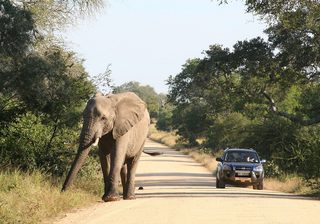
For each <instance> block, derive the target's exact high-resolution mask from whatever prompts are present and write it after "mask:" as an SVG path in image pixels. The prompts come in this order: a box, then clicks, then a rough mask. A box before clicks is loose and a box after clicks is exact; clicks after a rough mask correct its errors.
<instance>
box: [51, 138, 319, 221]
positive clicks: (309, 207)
mask: <svg viewBox="0 0 320 224" xmlns="http://www.w3.org/2000/svg"><path fill="white" fill-rule="evenodd" d="M146 150H147V151H157V152H160V151H161V152H163V154H162V155H160V156H157V157H152V156H149V155H146V154H143V156H142V158H141V160H140V164H139V169H138V174H137V181H136V186H137V187H139V186H143V188H144V189H143V190H136V194H137V200H134V201H124V200H121V201H119V202H113V203H102V202H99V203H97V204H96V205H94V206H92V207H89V208H86V209H81V210H78V211H77V212H75V213H70V214H67V215H66V216H65V217H64V218H63V219H61V220H59V221H58V222H56V223H57V224H71V223H74V224H80V223H86V224H90V223H92V224H100V223H114V224H122V223H123V224H124V223H125V224H128V223H137V224H144V223H145V224H164V223H168V224H176V223H179V224H188V223H190V224H195V223H203V224H204V223H219V222H221V223H255V224H257V223H270V224H276V223H288V224H294V223H297V224H300V223H308V224H311V223H314V224H319V223H320V201H318V200H311V199H309V198H303V197H298V196H295V195H290V194H285V193H279V192H273V191H267V190H263V191H258V190H252V189H251V188H236V187H227V188H226V189H216V188H215V178H214V177H213V176H212V175H211V174H210V173H209V172H208V171H207V170H206V169H205V168H203V167H202V166H201V165H199V164H198V163H196V162H194V161H193V160H192V159H191V158H189V157H188V156H184V155H182V154H180V153H178V152H176V151H174V150H172V149H169V148H167V147H165V146H163V145H161V144H158V143H155V142H152V141H148V142H147V144H146Z"/></svg>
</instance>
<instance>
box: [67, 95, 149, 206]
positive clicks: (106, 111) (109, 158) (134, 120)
mask: <svg viewBox="0 0 320 224" xmlns="http://www.w3.org/2000/svg"><path fill="white" fill-rule="evenodd" d="M149 125H150V117H149V112H148V110H147V107H146V104H145V102H143V101H142V100H141V99H140V98H139V97H138V96H137V95H136V94H134V93H132V92H125V93H118V94H109V95H103V94H99V93H98V94H96V95H95V96H94V97H93V98H91V99H90V100H89V101H88V102H87V105H86V107H85V109H84V112H83V126H82V130H81V133H80V142H79V148H78V151H77V154H76V157H75V159H74V161H73V163H72V166H71V168H70V170H69V173H68V175H67V177H66V180H65V182H64V184H63V187H62V191H66V190H67V188H68V187H69V186H70V184H71V183H72V181H73V180H74V178H75V176H76V175H77V173H78V171H79V170H80V168H81V166H82V164H83V163H84V160H85V158H86V157H87V155H88V153H89V150H90V147H91V146H97V145H98V148H99V150H98V152H99V153H98V154H99V158H100V163H101V168H102V173H103V180H104V186H105V187H104V195H103V196H102V200H103V201H105V202H108V201H118V200H120V196H119V193H118V189H117V186H118V183H119V181H120V180H119V179H120V177H121V182H122V186H123V199H129V200H130V199H135V193H134V190H135V173H136V169H137V165H138V160H139V158H140V155H141V154H142V152H143V147H144V144H145V141H146V138H147V134H148V131H149Z"/></svg>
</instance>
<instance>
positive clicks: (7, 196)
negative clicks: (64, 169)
mask: <svg viewBox="0 0 320 224" xmlns="http://www.w3.org/2000/svg"><path fill="white" fill-rule="evenodd" d="M61 186H62V179H53V178H51V177H49V176H47V175H45V174H43V173H41V172H39V171H34V172H29V173H24V172H20V171H17V170H16V171H1V172H0V220H1V223H3V224H5V223H25V224H28V223H40V222H43V221H44V220H48V219H50V218H52V217H56V216H58V215H59V214H61V213H62V212H68V211H70V210H72V209H73V208H78V207H81V206H84V205H88V204H90V203H93V202H95V201H97V200H99V199H100V196H101V194H102V193H101V189H102V181H101V179H100V180H99V179H94V180H93V179H90V180H89V179H84V178H77V181H76V182H75V183H74V185H73V186H72V188H71V189H70V190H69V191H67V192H64V193H60V190H61Z"/></svg>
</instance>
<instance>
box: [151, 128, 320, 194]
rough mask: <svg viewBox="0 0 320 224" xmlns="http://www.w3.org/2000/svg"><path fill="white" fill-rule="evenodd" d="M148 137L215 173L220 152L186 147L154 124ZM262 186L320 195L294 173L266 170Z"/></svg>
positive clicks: (171, 134) (173, 135) (275, 189)
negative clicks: (275, 173) (287, 173)
mask: <svg viewBox="0 0 320 224" xmlns="http://www.w3.org/2000/svg"><path fill="white" fill-rule="evenodd" d="M149 138H150V139H152V140H154V141H156V142H159V143H162V144H165V145H167V146H169V147H172V148H175V149H177V150H179V151H181V152H182V153H184V154H187V155H190V156H191V157H192V158H193V159H194V160H195V161H197V162H198V163H200V164H202V165H203V166H204V167H206V168H207V169H208V170H209V171H210V172H212V174H213V175H215V173H216V168H217V163H218V162H217V161H216V157H218V156H221V154H222V153H221V152H219V153H217V154H213V153H212V151H211V150H204V149H201V148H197V147H193V148H187V146H186V145H185V146H183V145H184V144H185V142H184V143H182V142H181V138H180V137H179V136H178V135H177V134H175V133H174V132H165V131H158V130H157V129H156V128H155V126H154V125H151V128H150V134H149ZM179 142H180V143H179ZM265 168H266V167H265ZM268 172H269V174H268ZM264 187H265V189H267V190H274V191H280V192H285V193H293V194H298V195H306V196H315V197H320V191H319V190H317V189H313V188H312V187H311V186H310V185H309V184H308V183H306V181H305V180H304V178H303V177H301V176H299V175H296V174H291V175H285V174H283V175H281V176H277V177H273V176H272V172H271V171H267V177H266V178H265V180H264Z"/></svg>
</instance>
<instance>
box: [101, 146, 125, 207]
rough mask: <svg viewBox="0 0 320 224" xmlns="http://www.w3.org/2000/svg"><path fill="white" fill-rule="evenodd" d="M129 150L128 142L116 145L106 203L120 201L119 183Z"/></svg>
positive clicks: (112, 153)
mask: <svg viewBox="0 0 320 224" xmlns="http://www.w3.org/2000/svg"><path fill="white" fill-rule="evenodd" d="M126 149H127V141H119V142H117V143H116V147H115V150H112V152H111V158H110V160H111V167H110V173H109V177H108V181H109V183H110V190H109V191H108V192H107V194H106V195H104V196H103V198H102V199H103V200H104V201H106V202H107V201H118V200H120V198H119V193H118V183H119V178H120V170H121V168H122V166H123V164H124V160H125V156H126Z"/></svg>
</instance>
